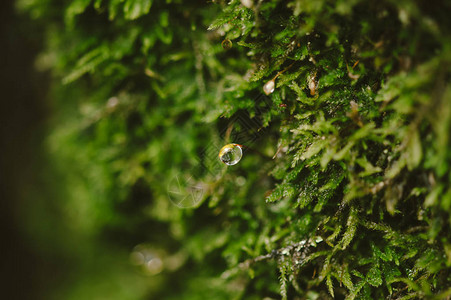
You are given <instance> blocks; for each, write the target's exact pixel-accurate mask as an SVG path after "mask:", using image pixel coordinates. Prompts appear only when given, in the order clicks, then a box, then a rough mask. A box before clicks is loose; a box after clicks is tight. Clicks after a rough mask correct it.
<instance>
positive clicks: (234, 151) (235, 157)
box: [219, 144, 243, 166]
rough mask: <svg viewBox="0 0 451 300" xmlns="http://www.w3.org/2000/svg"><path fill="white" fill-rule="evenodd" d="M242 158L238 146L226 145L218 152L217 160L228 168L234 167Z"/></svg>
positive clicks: (241, 151) (241, 150)
mask: <svg viewBox="0 0 451 300" xmlns="http://www.w3.org/2000/svg"><path fill="white" fill-rule="evenodd" d="M241 157H243V149H241V146H240V145H238V144H227V145H225V146H224V147H222V148H221V150H219V159H220V160H221V161H222V162H223V163H225V164H226V165H228V166H233V165H236V164H237V163H238V162H239V161H240V160H241Z"/></svg>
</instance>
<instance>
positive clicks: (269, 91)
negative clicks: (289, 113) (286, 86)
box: [263, 79, 276, 95]
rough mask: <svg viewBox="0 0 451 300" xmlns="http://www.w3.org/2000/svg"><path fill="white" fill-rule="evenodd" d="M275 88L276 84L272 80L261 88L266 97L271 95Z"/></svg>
mask: <svg viewBox="0 0 451 300" xmlns="http://www.w3.org/2000/svg"><path fill="white" fill-rule="evenodd" d="M275 87H276V82H275V81H274V79H271V80H270V81H268V82H267V83H265V85H264V86H263V92H265V94H266V95H269V94H272V92H274V88H275Z"/></svg>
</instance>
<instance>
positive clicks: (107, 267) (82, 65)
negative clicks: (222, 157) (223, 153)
mask: <svg viewBox="0 0 451 300" xmlns="http://www.w3.org/2000/svg"><path fill="white" fill-rule="evenodd" d="M17 6H18V9H19V11H21V12H23V13H27V14H28V15H29V16H30V18H31V19H33V20H34V21H35V22H36V24H40V25H39V26H42V27H43V28H44V29H45V37H46V39H45V43H46V47H45V51H44V52H43V53H42V54H41V55H40V56H39V57H38V59H37V61H36V66H37V68H38V69H39V70H43V71H45V70H50V72H51V74H52V88H51V92H50V99H51V103H52V106H53V107H54V110H55V118H54V120H53V122H52V124H53V125H52V126H53V129H52V130H51V132H50V134H49V136H48V139H47V140H46V144H45V145H46V146H45V147H46V149H47V151H48V152H47V153H48V160H49V161H50V162H51V165H52V168H53V172H54V173H56V174H60V175H61V176H59V178H57V179H56V180H55V185H59V186H64V191H63V193H62V194H61V192H59V193H60V194H59V196H58V197H55V199H57V200H54V201H53V202H52V204H51V205H50V206H51V207H52V209H54V210H56V211H58V214H59V215H60V221H61V222H62V224H61V227H59V228H55V225H52V224H53V223H52V222H51V221H50V222H49V223H46V222H43V221H42V219H45V218H46V216H47V215H48V212H47V211H46V209H47V208H46V207H41V208H39V207H37V208H36V209H35V210H34V211H33V212H30V213H29V214H30V219H29V220H30V221H29V223H30V228H33V229H30V232H31V233H30V234H32V235H33V236H34V237H36V239H37V240H38V241H47V242H51V241H53V243H55V245H58V246H55V247H56V248H57V249H58V250H55V248H54V247H52V246H51V245H52V244H51V245H47V246H45V247H43V249H41V250H40V251H42V252H43V253H47V255H48V256H49V257H51V255H50V254H49V253H54V252H58V253H64V255H66V256H68V257H70V260H72V261H73V263H72V264H71V265H69V266H68V269H67V274H66V275H63V278H64V279H62V280H60V282H58V288H55V289H54V291H53V292H52V293H51V296H49V297H55V298H56V299H262V298H265V297H267V299H279V298H287V299H327V298H331V297H335V298H338V299H344V298H346V299H383V298H386V297H390V299H413V298H415V299H421V298H429V297H431V296H435V297H437V299H443V298H446V297H450V296H451V289H450V288H449V287H450V286H451V269H450V267H451V235H450V229H451V228H450V221H451V215H450V213H451V172H450V168H451V151H450V150H449V149H450V146H451V140H450V135H451V134H450V132H451V86H450V85H449V79H450V75H451V68H450V67H451V18H450V17H449V14H450V13H451V4H450V2H449V1H434V0H431V1H387V0H384V1H359V0H346V1H345V0H342V1H331V0H315V1H304V0H298V1H277V0H271V1H252V0H242V1H237V0H232V1H229V2H225V1H212V2H211V3H210V2H209V3H207V2H203V1H180V0H179V1H177V0H174V1H170V0H168V1H152V0H66V1H59V0H58V1H57V0H20V1H18V2H17ZM272 83H274V85H275V87H274V91H273V92H271V91H270V90H268V89H267V90H266V92H268V94H269V95H268V96H266V95H264V91H263V86H264V85H265V84H268V85H271V84H272ZM267 87H268V86H267ZM227 142H236V143H240V144H243V145H244V146H245V148H244V150H245V151H244V156H243V158H242V160H241V161H240V162H239V163H238V164H237V165H235V166H229V167H227V166H225V165H220V163H219V161H218V160H217V157H216V155H217V152H218V151H219V149H220V148H221V147H222V146H223V145H224V144H225V143H227ZM49 181H50V180H49ZM49 184H51V181H50V182H49ZM174 188H175V189H176V190H175V191H174ZM186 191H188V192H189V193H188V195H190V197H191V198H189V201H191V202H189V203H185V202H183V201H186V199H185V200H183V199H182V200H180V199H178V198H177V197H178V196H180V195H182V196H183V195H184V193H185V192H186ZM62 195H63V196H62ZM179 200H180V201H181V202H179ZM36 224H39V225H36ZM45 224H50V225H45ZM46 226H47V227H46Z"/></svg>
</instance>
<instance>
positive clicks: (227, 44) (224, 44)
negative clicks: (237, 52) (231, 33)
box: [221, 39, 232, 50]
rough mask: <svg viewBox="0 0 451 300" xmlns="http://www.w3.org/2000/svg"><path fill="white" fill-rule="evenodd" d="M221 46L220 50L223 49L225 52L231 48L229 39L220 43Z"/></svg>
mask: <svg viewBox="0 0 451 300" xmlns="http://www.w3.org/2000/svg"><path fill="white" fill-rule="evenodd" d="M221 45H222V48H224V49H225V50H229V49H231V48H232V41H231V40H229V39H225V40H223V41H222V43H221Z"/></svg>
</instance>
